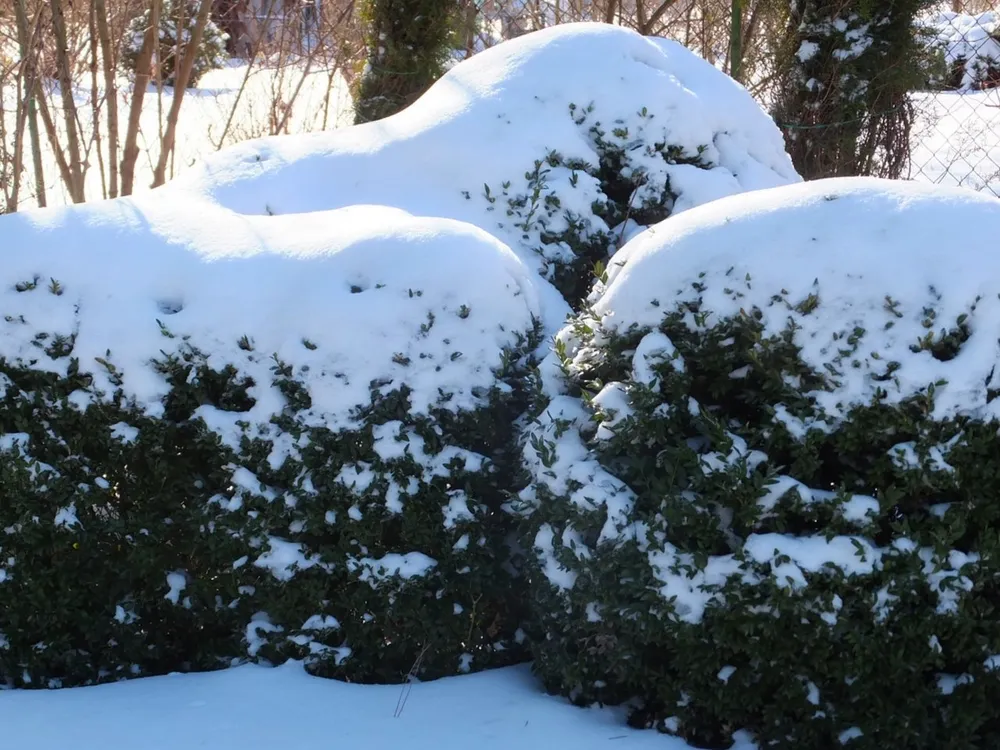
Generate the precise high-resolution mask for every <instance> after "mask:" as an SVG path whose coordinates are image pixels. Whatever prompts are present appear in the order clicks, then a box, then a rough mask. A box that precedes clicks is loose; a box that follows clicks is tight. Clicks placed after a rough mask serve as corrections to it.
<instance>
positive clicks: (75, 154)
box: [49, 0, 85, 203]
mask: <svg viewBox="0 0 1000 750" xmlns="http://www.w3.org/2000/svg"><path fill="white" fill-rule="evenodd" d="M49 8H51V10H52V31H53V34H54V35H55V40H56V67H57V70H58V73H59V93H60V94H61V95H62V103H63V119H64V120H65V121H66V141H67V143H66V147H67V148H68V149H69V177H70V182H69V183H68V184H67V186H66V187H67V188H68V189H69V194H70V198H71V199H72V200H73V202H74V203H83V201H84V199H85V196H84V186H83V175H84V171H83V160H82V159H81V158H80V134H79V131H78V130H77V126H76V122H77V117H76V102H75V101H74V100H73V74H72V71H71V70H70V64H69V42H68V41H67V38H66V16H65V14H64V11H63V6H62V0H49Z"/></svg>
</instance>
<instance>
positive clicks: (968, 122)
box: [910, 0, 1000, 196]
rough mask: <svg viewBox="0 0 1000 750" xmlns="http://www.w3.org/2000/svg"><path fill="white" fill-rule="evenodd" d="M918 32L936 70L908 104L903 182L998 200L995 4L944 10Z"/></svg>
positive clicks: (998, 23) (999, 53) (998, 9)
mask: <svg viewBox="0 0 1000 750" xmlns="http://www.w3.org/2000/svg"><path fill="white" fill-rule="evenodd" d="M923 26H924V29H925V30H926V33H927V34H928V36H929V38H930V43H931V44H933V45H935V46H936V48H937V49H938V52H939V55H940V56H941V59H942V63H943V67H942V69H941V71H940V74H939V75H938V76H937V78H936V79H935V80H932V81H931V83H930V85H929V86H928V90H927V91H925V92H920V93H918V94H916V97H915V98H916V102H917V113H918V118H917V125H916V128H915V129H914V142H913V153H912V158H911V169H910V175H911V177H913V178H914V179H919V180H928V181H931V182H935V183H941V184H946V185H962V186H965V187H969V188H972V189H974V190H982V191H988V192H991V193H993V194H994V195H997V196H1000V88H998V86H1000V1H998V0H986V1H984V0H978V1H977V0H965V1H964V2H962V1H961V0H959V1H958V2H948V3H943V4H942V6H941V7H940V8H939V9H938V10H937V11H936V12H934V13H932V14H930V15H929V16H928V18H927V19H926V20H925V22H924V24H923Z"/></svg>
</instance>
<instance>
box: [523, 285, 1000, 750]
mask: <svg viewBox="0 0 1000 750" xmlns="http://www.w3.org/2000/svg"><path fill="white" fill-rule="evenodd" d="M751 285H752V281H751V279H750V278H749V277H748V278H747V280H746V283H745V288H744V285H743V284H741V283H739V282H737V281H736V280H735V279H733V280H732V281H730V286H731V289H727V293H731V294H734V295H739V296H742V294H743V293H747V294H748V295H749V294H750V293H749V291H748V290H749V289H750V287H751ZM694 286H695V289H694V291H692V290H691V289H688V290H683V291H678V292H677V296H678V302H677V304H676V305H674V304H669V303H667V302H666V300H667V299H668V298H669V297H670V291H671V285H670V284H669V283H666V284H665V285H664V298H663V316H662V320H661V323H660V324H659V326H658V327H657V328H656V329H651V328H649V327H645V328H637V327H633V328H626V329H624V330H614V329H611V328H608V327H606V326H604V325H602V322H601V320H600V318H599V317H598V316H594V315H592V314H589V313H587V312H584V313H581V314H580V315H579V316H578V318H577V320H576V322H575V324H574V325H573V328H572V330H571V331H570V332H569V335H568V336H564V337H563V338H562V339H561V341H562V342H563V343H561V344H560V346H559V347H558V349H559V352H560V355H561V357H562V359H563V367H564V370H565V373H566V374H565V376H564V383H563V387H564V388H566V389H567V390H568V395H565V396H556V397H554V398H552V399H551V400H550V401H548V402H546V403H545V404H544V407H545V409H544V411H543V412H541V413H540V416H539V421H538V424H537V425H536V427H535V428H534V429H533V431H532V432H531V433H530V440H529V449H528V451H527V457H528V460H529V465H531V466H532V468H533V474H534V477H535V481H534V485H533V487H532V488H531V490H530V492H527V493H525V496H524V498H525V507H524V512H525V513H526V515H527V521H526V523H527V524H528V527H529V530H530V535H531V536H530V538H532V539H533V541H534V548H535V553H536V554H535V556H534V558H533V560H534V562H533V567H534V569H533V571H532V575H531V579H532V581H533V583H534V591H533V594H532V596H533V602H534V608H535V609H534V611H535V619H534V630H533V632H532V636H533V637H534V641H533V648H534V651H535V656H536V659H537V661H536V668H537V670H538V672H539V673H540V675H541V677H542V678H543V679H544V681H545V684H546V686H547V687H548V689H550V690H552V691H554V692H559V693H561V694H564V695H568V696H570V697H571V698H572V699H574V700H575V701H577V702H579V703H580V704H589V703H591V702H594V701H602V702H608V703H620V702H624V701H631V700H637V701H638V702H637V708H635V709H634V711H633V713H632V718H631V721H632V723H634V724H635V725H638V726H656V727H658V728H659V729H660V730H661V731H665V732H670V733H675V734H679V735H680V736H682V737H684V738H685V739H687V740H688V741H691V742H692V743H694V744H695V745H696V746H699V747H711V748H726V747H729V746H730V744H731V743H732V741H733V733H734V732H736V731H738V730H744V729H745V730H748V731H750V732H751V733H752V734H753V735H754V737H755V738H756V740H757V741H758V742H759V743H760V746H761V747H773V748H787V749H788V750H792V749H793V748H795V749H798V748H803V747H809V748H837V747H841V746H842V745H843V746H846V747H850V748H863V749H865V750H869V749H870V750H876V749H879V750H881V749H882V748H885V747H906V748H927V749H928V750H929V749H930V748H942V747H948V748H960V747H961V748H989V747H994V746H995V745H996V744H997V742H998V741H1000V722H997V720H996V718H995V712H994V711H993V710H992V709H991V707H990V706H991V705H992V703H993V701H994V700H995V698H996V696H997V695H998V690H1000V672H997V671H996V670H995V667H997V666H1000V659H998V658H996V655H998V654H1000V620H998V617H997V614H998V613H997V581H998V580H1000V556H998V555H1000V534H998V529H1000V505H998V504H997V503H996V502H995V497H996V496H997V493H998V492H1000V471H998V469H997V467H998V466H1000V443H998V442H997V440H996V435H997V430H998V428H1000V425H998V424H997V423H996V422H992V421H991V422H982V421H978V420H977V419H976V418H975V416H973V415H970V416H961V417H953V418H947V419H934V418H932V416H931V415H932V414H933V409H934V403H935V393H936V389H939V388H941V387H942V385H943V384H942V383H940V382H938V383H934V382H929V383H926V384H925V386H924V387H922V388H919V389H918V390H916V391H915V392H914V393H913V394H912V395H910V396H909V397H907V398H905V399H903V400H902V401H901V402H898V403H896V402H894V401H893V400H892V399H891V398H890V397H889V395H888V394H889V391H890V390H891V389H890V387H889V386H890V385H891V384H892V382H893V379H894V378H895V377H896V373H897V372H898V368H899V363H898V362H894V361H886V360H880V359H879V357H878V352H877V351H874V346H873V344H872V342H870V341H869V339H870V338H871V336H872V334H871V333H869V332H866V330H865V329H863V328H856V329H855V330H853V332H851V331H849V330H848V331H845V332H844V333H843V337H842V338H841V339H840V340H839V342H838V343H837V344H836V345H835V347H831V351H830V353H829V357H830V358H829V361H828V364H829V367H828V368H827V367H824V368H823V369H822V371H816V370H815V369H814V368H813V367H810V366H808V365H807V364H806V363H805V361H804V360H803V358H802V356H801V352H800V350H799V348H798V345H797V344H796V338H795V336H796V332H797V331H798V330H801V322H802V321H803V320H805V319H807V318H809V317H811V316H823V315H824V314H826V313H825V310H824V305H823V302H822V300H823V298H824V292H825V291H826V290H825V289H824V287H823V285H822V283H819V284H818V286H816V288H815V290H814V294H811V295H810V296H808V297H806V298H805V299H800V300H799V299H789V298H784V297H782V296H781V295H777V296H776V297H775V298H774V299H772V300H771V302H770V304H769V305H767V307H768V308H773V309H770V310H767V312H768V318H769V319H770V320H775V319H776V316H777V317H780V316H782V315H785V314H787V318H788V325H787V328H785V329H784V330H774V329H773V328H772V329H770V330H768V329H766V328H765V325H764V324H763V323H762V322H761V321H762V320H763V319H764V317H765V316H764V310H763V308H762V307H755V306H753V305H752V304H751V302H750V301H749V300H748V301H747V303H746V308H745V310H744V312H743V313H742V314H740V315H738V316H736V317H728V318H720V317H718V316H715V315H713V314H712V311H711V310H709V309H706V308H705V307H703V306H702V304H701V302H700V301H699V300H700V298H701V295H700V292H701V291H704V290H705V285H704V284H702V283H701V282H698V283H696V284H695V285H694ZM680 300H683V301H680ZM968 303H969V305H970V306H971V308H970V310H971V311H970V312H969V313H968V314H966V315H963V316H962V317H961V318H960V319H959V320H957V321H955V322H954V323H953V324H951V325H949V324H948V321H944V320H940V321H935V320H934V311H933V310H932V309H930V310H928V311H925V316H926V317H927V318H928V331H927V336H926V337H925V338H924V339H923V340H921V341H918V342H915V343H914V344H913V346H912V351H913V352H914V353H924V354H926V355H927V356H930V357H932V358H933V359H934V360H937V361H941V362H951V361H952V360H953V359H954V358H955V356H956V355H957V354H958V353H959V352H960V351H961V349H962V346H963V344H964V342H965V341H966V340H967V339H968V337H969V328H968V323H967V321H968V319H969V317H970V316H971V315H974V311H975V309H976V302H975V300H969V301H968ZM876 309H877V308H876ZM786 311H787V312H786ZM901 316H902V313H901V312H899V310H898V308H897V303H894V302H893V301H892V300H890V299H887V301H886V303H885V308H884V311H883V317H884V320H878V319H876V317H877V316H876V317H873V319H872V320H871V327H870V329H869V330H876V329H879V328H881V327H882V325H883V324H884V325H885V326H886V329H887V330H888V329H889V328H890V327H891V326H892V324H893V322H894V321H895V320H896V318H897V317H901ZM942 326H943V327H942ZM938 328H941V330H940V333H939V332H938V331H937V329H938ZM826 330H836V328H835V327H834V328H827V329H826ZM834 339H838V336H837V335H836V334H835V335H834ZM824 351H825V350H824ZM868 367H870V368H871V370H872V372H873V378H874V379H875V381H876V382H877V381H879V379H880V378H881V379H882V381H883V382H885V383H886V389H884V390H876V391H875V396H874V398H873V399H872V400H871V401H870V402H869V403H866V404H859V405H857V406H855V407H854V408H852V409H850V410H849V413H848V414H847V415H846V418H844V419H843V420H836V419H834V418H832V417H831V415H829V414H828V413H826V411H825V409H824V407H823V406H822V405H821V404H820V402H819V400H818V398H817V394H822V393H824V392H829V391H830V390H832V388H833V385H834V383H835V382H836V381H837V380H838V379H839V378H840V377H841V375H842V373H843V372H844V371H845V369H848V368H868Z"/></svg>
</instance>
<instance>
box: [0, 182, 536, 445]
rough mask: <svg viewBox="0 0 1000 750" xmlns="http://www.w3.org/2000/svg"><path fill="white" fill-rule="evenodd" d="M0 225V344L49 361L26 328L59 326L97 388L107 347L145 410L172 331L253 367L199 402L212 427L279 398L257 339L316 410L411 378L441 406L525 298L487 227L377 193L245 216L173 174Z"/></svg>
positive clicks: (464, 394) (455, 403)
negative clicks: (239, 408) (235, 408)
mask: <svg viewBox="0 0 1000 750" xmlns="http://www.w3.org/2000/svg"><path fill="white" fill-rule="evenodd" d="M154 198H155V200H154ZM0 236H2V237H3V239H4V263H3V265H2V267H0V301H2V304H3V306H4V309H5V310H7V311H8V313H9V314H8V317H7V318H6V322H0V355H2V356H4V357H6V358H8V359H9V360H11V361H18V360H21V361H24V362H34V364H33V367H35V368H36V369H41V370H49V371H53V372H57V373H62V372H64V371H65V369H66V367H67V365H68V364H69V358H68V357H61V358H57V359H51V358H49V357H47V356H39V349H38V348H37V346H36V345H35V344H34V343H33V342H34V338H35V336H36V335H37V334H38V333H47V334H50V335H53V336H54V335H63V336H66V337H70V336H74V337H75V346H74V351H73V353H74V356H75V357H78V358H79V360H80V367H81V370H82V371H84V372H90V373H92V374H93V375H94V377H95V381H96V384H97V385H98V386H99V387H102V388H103V389H104V390H106V391H110V390H112V378H111V375H112V373H111V372H109V370H108V368H107V367H106V366H105V365H103V364H102V361H106V358H107V352H108V351H109V350H110V352H111V355H110V362H111V363H112V364H113V366H114V368H115V370H116V371H117V372H118V373H120V375H121V378H122V380H123V385H122V389H123V391H124V392H125V394H126V395H127V396H130V397H132V398H135V399H136V400H137V402H138V403H139V405H140V406H142V407H145V408H146V409H147V410H148V411H149V412H150V413H151V414H154V415H155V414H157V413H158V411H159V410H160V409H161V404H160V399H161V398H162V396H163V395H164V394H165V393H166V392H167V390H168V384H167V382H166V381H165V379H164V378H163V377H162V376H161V375H160V374H159V373H157V372H155V371H154V369H153V368H152V366H151V365H150V361H151V360H153V359H162V357H163V353H175V352H178V351H179V350H180V347H181V345H182V344H183V343H184V342H185V341H186V343H187V344H189V345H191V346H193V347H196V348H198V349H200V350H201V351H203V352H206V353H209V354H210V359H209V362H210V364H213V365H215V366H218V367H220V368H221V367H222V366H224V365H226V364H232V365H233V366H234V367H235V368H236V369H237V371H238V372H239V373H240V375H241V376H246V377H250V378H252V379H253V380H254V382H255V383H256V385H255V386H253V387H252V388H250V391H249V393H250V396H251V397H252V398H254V399H256V404H255V405H254V406H253V407H252V408H251V409H250V410H249V411H247V412H241V413H235V412H221V411H218V410H214V409H208V408H203V409H202V411H201V412H199V413H200V415H201V416H202V417H203V418H204V419H205V420H206V422H207V423H208V424H209V425H210V426H212V427H213V428H214V429H216V430H217V431H218V432H219V433H220V434H222V435H223V436H226V435H228V434H229V433H230V432H232V431H233V430H234V429H235V427H234V426H235V422H236V421H237V420H240V419H242V420H246V421H248V422H251V423H261V424H265V423H267V421H268V420H269V419H270V417H271V415H273V414H274V413H276V412H277V411H280V409H281V408H282V405H283V403H284V398H283V397H282V396H281V395H280V394H279V393H278V391H277V390H276V389H275V388H273V387H272V386H271V380H272V373H271V368H272V367H273V365H274V360H273V359H272V356H273V355H277V356H278V357H280V359H281V360H282V361H283V362H284V363H286V364H287V365H288V366H289V367H290V368H291V369H292V370H293V372H294V375H295V377H296V378H297V379H298V380H299V381H300V382H302V383H303V384H305V385H306V386H307V387H308V389H309V393H310V396H311V397H312V401H313V412H314V413H315V414H316V419H317V420H318V421H322V422H323V423H324V424H326V425H328V426H330V427H334V426H336V425H338V424H343V423H344V422H345V421H347V420H349V418H350V411H351V409H352V408H354V407H355V406H356V405H358V404H366V403H368V402H369V400H370V395H369V385H370V383H371V382H372V381H373V380H382V381H383V382H385V383H386V387H387V388H391V387H399V386H401V385H403V384H406V385H409V386H410V387H411V388H412V390H413V393H412V395H411V402H412V407H413V411H414V412H417V413H422V412H425V411H426V410H427V409H428V408H429V407H430V406H432V405H433V404H434V403H435V402H436V401H437V399H438V398H439V397H440V393H439V389H441V390H443V391H444V392H446V393H453V394H454V396H453V398H452V399H451V400H450V401H449V402H448V403H447V404H446V405H445V408H449V409H453V410H458V409H470V408H474V407H475V406H476V405H478V404H479V403H480V402H481V399H479V398H478V397H476V396H474V395H473V391H475V390H476V389H477V388H488V387H489V386H490V385H491V384H492V383H493V382H494V380H495V378H494V375H493V368H495V367H498V366H499V365H500V364H501V357H502V351H503V349H504V348H505V347H511V346H513V345H515V344H516V342H517V336H518V335H519V334H521V333H523V332H526V331H529V330H530V329H531V327H532V325H533V319H534V318H535V317H536V316H537V315H539V305H538V302H537V295H536V292H535V288H534V284H533V281H532V274H531V273H530V272H529V271H528V270H527V269H526V268H525V267H524V266H523V264H522V263H520V261H518V259H517V258H516V257H515V256H514V255H513V253H511V252H510V250H508V249H507V248H506V247H504V246H503V245H502V244H501V243H500V242H498V241H497V240H496V239H494V238H492V237H490V236H489V235H488V234H486V233H485V232H483V231H481V230H478V229H476V228H474V227H472V226H469V225H467V224H461V223H459V222H456V221H451V220H446V219H432V218H416V217H412V216H408V215H406V214H404V213H403V212H402V211H399V210H395V209H389V208H384V207H371V206H352V207H349V208H345V209H341V210H338V211H328V212H319V213H311V214H300V215H295V216H282V217H245V216H239V215H237V214H234V213H232V212H230V211H228V210H226V209H223V208H221V207H218V206H212V205H210V204H207V203H206V202H205V201H203V200H199V199H198V198H196V197H192V196H188V195H186V194H184V193H182V192H180V191H174V192H170V193H166V192H164V193H150V194H148V195H144V196H137V197H136V198H134V199H123V200H118V201H106V202H102V203H96V204H85V205H83V206H75V207H66V208H57V209H48V210H45V211H34V212H24V213H20V214H13V215H9V216H4V217H2V218H0ZM35 278H38V280H39V281H38V286H37V287H36V288H34V289H32V290H27V291H20V292H19V291H17V289H16V285H18V284H22V287H21V288H22V289H23V288H24V286H23V284H24V283H29V284H32V283H34V279H35ZM53 279H54V280H55V281H51V280H53ZM463 306H465V307H466V308H467V312H464V311H463ZM15 312H16V313H18V314H19V315H21V316H23V318H24V322H21V320H20V319H19V318H16V317H14V316H13V315H12V313H15ZM348 331H350V333H351V335H345V332H348ZM185 337H188V338H186V339H185ZM120 434H121V436H122V437H123V438H126V437H131V436H132V435H131V433H130V432H129V431H128V430H126V431H124V432H121V433H120ZM11 440H13V439H11Z"/></svg>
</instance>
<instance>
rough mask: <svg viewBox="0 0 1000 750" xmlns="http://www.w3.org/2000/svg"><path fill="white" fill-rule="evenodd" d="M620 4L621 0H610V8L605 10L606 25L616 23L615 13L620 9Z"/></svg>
mask: <svg viewBox="0 0 1000 750" xmlns="http://www.w3.org/2000/svg"><path fill="white" fill-rule="evenodd" d="M620 2H621V0H608V7H607V8H605V10H604V23H614V22H615V11H616V10H617V9H618V4H619V3H620Z"/></svg>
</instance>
